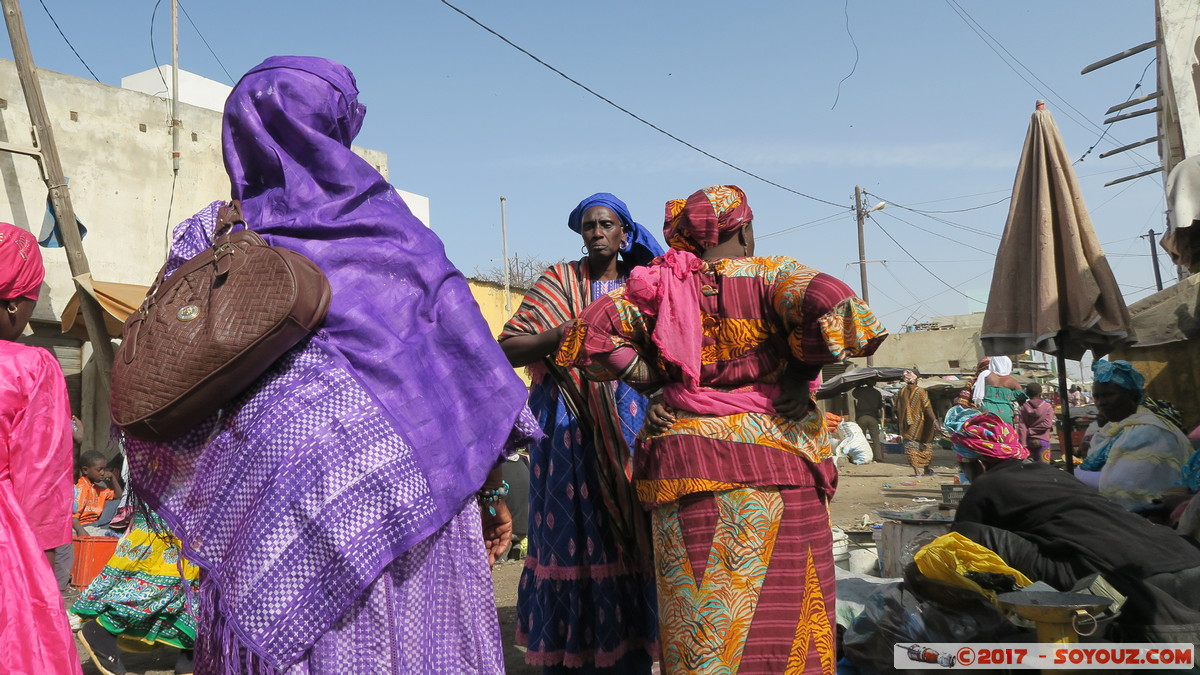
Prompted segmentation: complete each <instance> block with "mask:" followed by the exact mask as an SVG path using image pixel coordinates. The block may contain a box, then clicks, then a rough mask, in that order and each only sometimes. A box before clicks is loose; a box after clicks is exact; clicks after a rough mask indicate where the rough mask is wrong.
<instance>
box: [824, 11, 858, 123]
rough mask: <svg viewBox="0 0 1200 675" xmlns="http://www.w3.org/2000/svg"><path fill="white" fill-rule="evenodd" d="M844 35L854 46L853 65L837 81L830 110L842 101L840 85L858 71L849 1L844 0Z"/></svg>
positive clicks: (856, 49)
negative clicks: (835, 94)
mask: <svg viewBox="0 0 1200 675" xmlns="http://www.w3.org/2000/svg"><path fill="white" fill-rule="evenodd" d="M846 35H847V36H848V37H849V38H850V44H851V45H853V46H854V65H852V66H850V72H848V73H846V76H845V77H843V78H842V79H840V80H838V83H837V96H834V97H833V105H831V106H829V109H830V110H833V109H834V108H836V107H837V104H838V101H840V100H841V99H842V84H843V83H844V82H845V81H846V80H848V79H850V77H851V76H853V75H854V71H856V70H858V42H856V41H855V40H854V33H851V32H850V0H846Z"/></svg>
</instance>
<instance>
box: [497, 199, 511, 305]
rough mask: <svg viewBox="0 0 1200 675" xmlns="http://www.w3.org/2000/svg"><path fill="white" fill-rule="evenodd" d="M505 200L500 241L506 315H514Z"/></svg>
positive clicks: (501, 209) (502, 200) (501, 213)
mask: <svg viewBox="0 0 1200 675" xmlns="http://www.w3.org/2000/svg"><path fill="white" fill-rule="evenodd" d="M505 201H506V200H505V198H504V197H501V198H500V242H501V246H502V247H503V250H504V315H505V316H512V298H511V297H510V295H511V294H510V292H509V290H508V287H509V279H510V277H509V275H510V274H511V272H510V271H509V269H508V224H507V223H506V222H505V220H504V202H505Z"/></svg>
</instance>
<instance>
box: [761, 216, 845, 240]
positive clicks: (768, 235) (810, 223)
mask: <svg viewBox="0 0 1200 675" xmlns="http://www.w3.org/2000/svg"><path fill="white" fill-rule="evenodd" d="M846 215H847V214H846V212H844V211H839V212H837V213H831V214H829V215H828V216H825V217H824V218H817V219H816V220H810V221H808V222H806V223H800V224H799V225H792V226H790V227H785V228H783V229H782V230H775V231H774V232H767V233H766V234H755V235H754V238H755V239H758V240H762V239H770V238H771V237H778V236H779V235H781V234H787V233H788V232H794V231H796V230H803V229H807V228H809V227H814V226H817V225H823V224H825V223H827V222H830V221H832V220H834V219H836V218H842V217H845V216H846Z"/></svg>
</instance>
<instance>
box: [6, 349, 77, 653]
mask: <svg viewBox="0 0 1200 675" xmlns="http://www.w3.org/2000/svg"><path fill="white" fill-rule="evenodd" d="M71 465H72V458H71V409H70V404H69V403H68V401H67V388H66V382H65V381H64V380H63V374H62V369H61V368H59V366H58V362H57V361H55V360H54V357H53V356H51V355H50V353H49V352H47V351H46V350H44V349H40V348H37V347H27V346H25V345H19V344H17V343H15V342H9V341H6V340H0V663H3V669H4V672H5V673H6V675H67V674H70V675H79V673H80V672H81V670H80V668H79V656H78V654H77V653H76V651H75V640H74V639H73V637H72V635H71V628H70V625H69V624H68V623H67V612H66V609H65V608H64V606H63V600H62V596H61V595H59V592H58V583H57V582H56V581H55V579H54V572H53V570H51V568H50V564H49V562H48V561H47V560H46V557H45V554H44V551H46V550H47V549H52V548H54V547H56V546H61V545H62V544H66V543H69V542H70V541H71V520H70V513H71V505H72V499H73V497H74V494H73V491H72V483H71V474H72V470H71Z"/></svg>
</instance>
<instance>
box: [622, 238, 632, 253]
mask: <svg viewBox="0 0 1200 675" xmlns="http://www.w3.org/2000/svg"><path fill="white" fill-rule="evenodd" d="M631 248H633V244H630V243H629V240H628V239H622V240H621V250H622V251H628V250H629V249H631Z"/></svg>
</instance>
